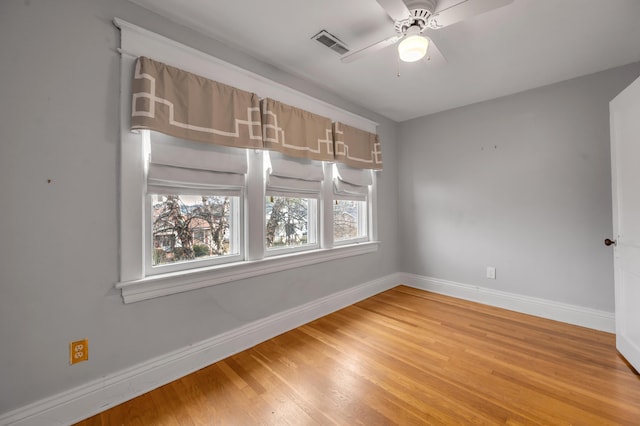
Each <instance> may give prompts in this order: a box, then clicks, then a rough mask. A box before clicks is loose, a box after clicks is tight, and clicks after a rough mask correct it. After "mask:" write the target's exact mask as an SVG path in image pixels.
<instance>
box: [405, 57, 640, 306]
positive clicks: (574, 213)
mask: <svg viewBox="0 0 640 426" xmlns="http://www.w3.org/2000/svg"><path fill="white" fill-rule="evenodd" d="M639 74H640V64H632V65H628V66H625V67H621V68H617V69H613V70H609V71H605V72H601V73H598V74H593V75H590V76H586V77H582V78H577V79H573V80H569V81H565V82H562V83H558V84H554V85H550V86H546V87H542V88H538V89H534V90H530V91H527V92H523V93H520V94H516V95H512V96H508V97H504V98H500V99H495V100H491V101H487V102H483V103H479V104H475V105H470V106H467V107H463V108H458V109H454V110H450V111H446V112H442V113H439V114H434V115H430V116H427V117H421V118H417V119H414V120H411V121H407V122H404V123H402V124H401V125H400V130H399V140H400V141H401V143H400V144H399V153H398V161H399V173H400V175H399V183H400V204H401V206H402V207H401V209H400V211H399V215H400V223H401V229H400V238H401V241H400V247H402V248H404V250H403V251H402V260H401V270H402V271H403V272H409V273H414V274H418V275H423V276H429V277H434V278H440V279H445V280H451V281H455V282H460V283H464V284H470V285H476V286H482V287H487V288H491V289H496V290H501V291H506V292H512V293H516V294H522V295H527V296H534V297H540V298H544V299H549V300H553V301H558V302H565V303H570V304H574V305H578V306H582V307H590V308H595V309H601V310H604V311H608V312H613V310H614V297H613V253H612V250H611V249H609V248H606V247H605V246H604V245H603V244H602V240H603V239H604V238H605V237H610V236H611V233H612V222H611V174H610V173H611V168H610V155H609V146H610V145H609V112H608V106H609V101H610V100H611V99H612V98H614V97H615V95H616V94H617V93H619V92H620V91H621V90H622V89H623V88H625V87H626V86H627V85H628V84H629V83H631V82H632V81H633V80H634V79H635V78H636V77H637V76H638V75H639ZM487 266H495V267H496V268H497V279H496V280H495V281H494V280H489V279H487V278H485V273H486V267H487Z"/></svg>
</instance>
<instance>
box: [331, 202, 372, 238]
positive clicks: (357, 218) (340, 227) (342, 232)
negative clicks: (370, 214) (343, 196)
mask: <svg viewBox="0 0 640 426" xmlns="http://www.w3.org/2000/svg"><path fill="white" fill-rule="evenodd" d="M366 238H367V203H366V202H365V201H357V200H336V201H335V203H334V205H333V240H334V241H335V242H336V244H339V243H342V242H345V241H362V240H363V239H366Z"/></svg>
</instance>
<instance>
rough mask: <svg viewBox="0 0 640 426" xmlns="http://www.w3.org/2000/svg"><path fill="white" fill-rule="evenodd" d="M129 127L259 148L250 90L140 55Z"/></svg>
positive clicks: (257, 107)
mask: <svg viewBox="0 0 640 426" xmlns="http://www.w3.org/2000/svg"><path fill="white" fill-rule="evenodd" d="M131 90H132V105H131V129H132V130H136V129H148V130H155V131H157V132H162V133H165V134H167V135H171V136H175V137H178V138H182V139H187V140H192V141H196V142H204V143H209V144H216V145H224V146H233V147H241V148H262V133H261V126H260V104H259V98H258V96H257V95H256V94H255V93H250V92H245V91H243V90H240V89H236V88H235V87H231V86H227V85H225V84H222V83H218V82H215V81H213V80H209V79H207V78H204V77H201V76H198V75H195V74H191V73H189V72H186V71H183V70H181V69H178V68H174V67H172V66H169V65H166V64H163V63H161V62H157V61H154V60H152V59H149V58H147V57H144V56H141V57H139V58H138V59H137V61H136V66H135V72H134V78H133V81H132V87H131Z"/></svg>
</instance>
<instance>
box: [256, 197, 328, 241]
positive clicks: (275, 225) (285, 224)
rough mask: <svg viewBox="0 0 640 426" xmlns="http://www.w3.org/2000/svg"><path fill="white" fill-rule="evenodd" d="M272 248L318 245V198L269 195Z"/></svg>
mask: <svg viewBox="0 0 640 426" xmlns="http://www.w3.org/2000/svg"><path fill="white" fill-rule="evenodd" d="M266 200H267V201H266V209H265V212H266V218H265V220H266V227H265V234H266V235H265V237H266V245H267V250H268V251H274V252H275V251H276V250H278V251H280V252H281V253H282V252H284V249H288V250H289V251H293V250H292V249H304V248H316V247H317V246H318V244H317V238H316V227H317V222H318V221H317V219H316V218H317V210H318V207H317V202H316V200H315V199H312V198H298V197H281V196H270V197H266Z"/></svg>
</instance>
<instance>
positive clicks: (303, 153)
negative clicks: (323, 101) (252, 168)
mask: <svg viewBox="0 0 640 426" xmlns="http://www.w3.org/2000/svg"><path fill="white" fill-rule="evenodd" d="M331 131H332V129H331V120H330V119H328V118H326V117H323V116H321V115H317V114H313V113H311V112H308V111H305V110H302V109H299V108H296V107H292V106H290V105H286V104H283V103H281V102H278V101H275V100H273V99H270V98H266V99H263V100H262V138H263V140H264V147H265V148H267V149H270V150H273V151H278V152H281V153H283V154H285V155H288V156H290V157H298V158H309V159H312V160H320V161H333V160H334V158H333V138H332V135H331Z"/></svg>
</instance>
